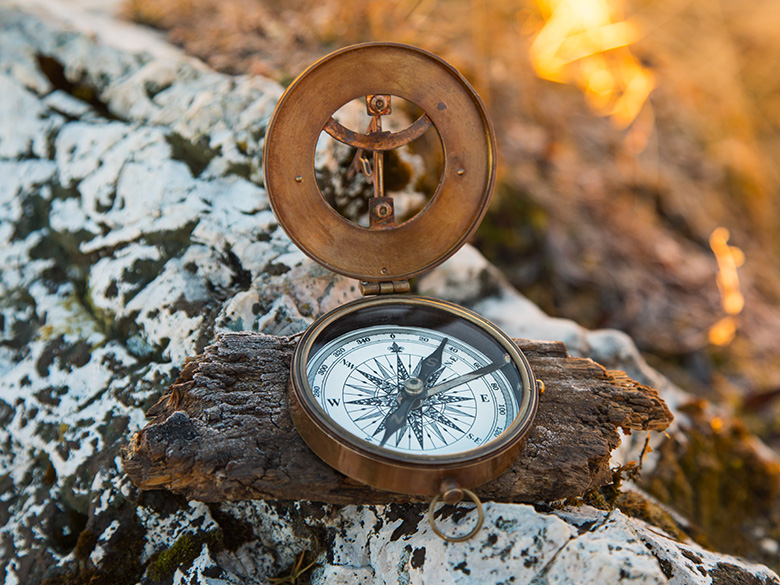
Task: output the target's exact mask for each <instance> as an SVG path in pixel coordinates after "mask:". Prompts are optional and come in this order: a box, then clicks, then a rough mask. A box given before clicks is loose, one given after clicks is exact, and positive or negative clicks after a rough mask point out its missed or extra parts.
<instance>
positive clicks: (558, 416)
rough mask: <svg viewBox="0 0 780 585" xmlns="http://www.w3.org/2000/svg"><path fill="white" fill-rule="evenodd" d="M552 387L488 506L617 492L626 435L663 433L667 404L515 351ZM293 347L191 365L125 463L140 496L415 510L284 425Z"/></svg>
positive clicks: (276, 340)
mask: <svg viewBox="0 0 780 585" xmlns="http://www.w3.org/2000/svg"><path fill="white" fill-rule="evenodd" d="M515 341H516V343H517V344H518V346H519V347H520V349H521V350H522V351H523V352H524V353H525V355H526V357H527V358H528V360H529V362H530V364H531V367H532V368H533V369H534V372H535V374H536V376H537V377H538V378H539V379H540V380H543V381H544V382H545V385H546V391H545V392H544V394H543V395H542V397H541V401H540V406H539V411H538V414H537V417H536V421H535V424H534V427H533V429H532V430H531V432H530V435H529V437H528V440H527V443H526V447H525V450H524V451H523V453H522V455H521V456H520V457H519V458H518V460H517V461H516V462H515V463H514V464H513V466H512V467H510V469H509V470H508V471H506V472H505V473H504V474H503V475H501V476H500V477H498V478H497V479H495V480H493V481H491V482H489V483H487V484H485V485H483V486H481V487H480V488H479V489H477V490H476V492H477V493H478V495H479V496H480V498H482V499H484V500H496V501H504V502H523V501H525V502H528V501H541V500H558V499H561V498H566V497H572V496H580V495H582V494H584V493H585V492H587V491H588V490H590V489H592V488H593V487H595V486H599V485H604V484H606V483H609V482H610V481H611V472H610V469H609V457H610V452H611V451H612V449H614V448H615V447H616V446H617V445H618V444H619V443H620V438H619V435H618V429H619V428H623V429H633V430H653V431H661V430H663V429H665V428H666V427H667V426H668V425H669V423H670V422H671V420H672V415H671V413H670V412H669V409H668V408H667V406H666V404H665V403H664V401H663V400H662V399H661V398H660V397H659V396H658V393H657V392H656V391H655V390H654V389H652V388H649V387H647V386H643V385H641V384H638V383H636V382H634V381H632V380H631V379H629V378H628V377H627V376H626V375H625V374H623V373H622V372H614V371H607V370H606V369H605V368H603V367H602V366H600V365H599V364H597V363H595V362H593V361H592V360H589V359H582V358H572V357H569V355H568V353H567V352H566V348H565V347H564V345H563V344H562V343H557V342H539V341H525V340H515ZM295 343H296V339H295V338H289V337H273V336H268V335H262V334H257V333H229V334H222V335H220V336H219V337H218V338H217V340H216V341H215V343H214V344H213V345H211V346H209V347H208V348H207V349H206V350H205V352H204V353H203V354H202V355H200V356H198V357H196V358H191V359H190V360H188V361H187V363H186V365H185V367H184V369H183V371H182V373H181V375H180V377H179V379H178V380H177V381H176V383H175V384H173V385H172V386H171V387H170V388H169V389H168V392H166V394H165V395H164V396H163V397H162V399H161V400H160V401H159V402H158V403H157V404H156V405H154V406H153V407H152V408H151V409H150V410H149V412H148V413H147V416H148V417H149V418H151V422H149V424H147V425H146V427H144V428H143V429H142V430H140V431H139V432H138V433H136V434H135V436H134V437H133V439H132V441H131V443H130V445H129V447H128V448H127V449H126V450H125V452H124V466H125V470H126V471H127V474H128V475H129V476H130V478H131V479H132V480H133V481H134V482H135V483H136V484H137V485H138V486H139V487H141V488H142V489H156V488H166V489H169V490H171V491H173V492H176V493H180V494H183V495H185V496H187V497H189V498H192V499H196V500H203V501H209V502H217V501H225V500H236V499H251V498H257V499H304V500H314V501H322V502H332V503H341V504H346V503H351V504H355V503H387V502H393V501H412V500H416V499H421V498H415V497H411V496H407V495H403V494H394V493H389V492H383V491H378V490H373V489H371V488H369V487H367V486H364V485H362V484H359V483H357V482H355V481H352V480H351V479H349V478H347V477H345V476H344V475H342V474H340V473H339V472H337V471H335V470H333V469H332V468H331V467H329V466H328V465H326V464H325V463H323V462H322V461H320V459H319V458H318V457H317V456H316V455H315V454H314V453H313V452H312V451H310V450H309V448H308V447H307V446H306V444H305V443H304V442H303V440H302V439H301V438H300V437H299V435H298V433H297V432H296V430H295V427H294V425H293V423H292V420H291V419H290V416H289V414H288V398H287V380H288V373H289V367H290V359H291V355H292V351H293V349H294V347H295Z"/></svg>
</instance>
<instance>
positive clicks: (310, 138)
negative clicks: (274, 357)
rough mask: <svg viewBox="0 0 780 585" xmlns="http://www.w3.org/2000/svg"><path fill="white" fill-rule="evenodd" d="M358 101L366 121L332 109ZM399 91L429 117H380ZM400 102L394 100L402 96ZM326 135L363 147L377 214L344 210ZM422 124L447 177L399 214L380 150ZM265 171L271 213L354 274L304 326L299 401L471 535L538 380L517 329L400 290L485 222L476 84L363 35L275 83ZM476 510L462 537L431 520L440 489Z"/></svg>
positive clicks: (369, 469)
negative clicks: (324, 165) (329, 191)
mask: <svg viewBox="0 0 780 585" xmlns="http://www.w3.org/2000/svg"><path fill="white" fill-rule="evenodd" d="M358 98H359V99H361V100H365V108H366V114H367V116H368V119H369V121H368V123H367V125H366V126H367V129H366V130H365V131H361V129H360V128H358V129H350V128H347V127H345V126H343V125H342V124H341V123H339V122H338V121H336V119H335V118H334V117H333V114H334V112H336V111H337V110H339V109H340V108H341V107H342V106H343V105H344V104H346V103H348V102H350V101H352V100H355V99H358ZM398 98H402V99H403V100H406V101H408V102H411V103H412V104H414V105H415V106H416V107H417V108H418V109H419V111H420V112H421V114H420V115H419V116H418V117H417V119H416V120H415V121H414V122H412V123H411V124H410V125H408V126H407V127H406V128H404V129H402V130H400V131H388V130H385V129H383V126H385V124H384V122H385V119H386V117H387V116H389V115H390V114H391V112H392V108H393V104H394V103H395V102H397V101H398ZM394 100H395V102H394ZM322 132H325V133H327V134H328V135H330V136H331V137H332V138H334V139H335V140H338V141H339V142H341V143H343V144H346V145H348V146H350V147H352V148H354V149H355V152H356V156H357V157H359V158H360V160H362V162H363V167H364V170H365V172H366V174H367V175H369V176H370V178H371V181H372V183H373V193H372V196H371V197H370V199H369V201H368V226H367V227H365V226H361V225H358V224H356V223H354V222H352V221H350V220H349V219H347V218H345V217H343V216H342V215H340V214H339V213H337V212H336V211H335V210H334V209H333V208H332V207H331V206H330V205H329V204H328V203H327V202H326V200H325V198H324V197H323V195H322V192H321V190H320V188H319V186H318V184H317V180H316V176H315V161H314V155H315V150H316V148H317V141H318V140H319V137H320V134H321V133H322ZM428 132H435V133H438V137H439V141H440V143H441V150H442V153H443V165H442V172H441V177H440V181H439V184H438V187H437V188H436V190H435V192H434V194H433V196H432V197H431V199H430V201H429V202H428V203H427V205H425V207H424V208H423V209H422V210H421V211H420V212H419V213H418V214H417V215H416V216H414V217H412V218H411V219H408V220H406V221H396V217H395V202H394V199H393V197H392V194H388V193H386V192H385V189H384V170H383V167H384V153H386V152H387V151H390V150H393V149H396V148H400V147H402V146H404V145H406V144H408V143H410V142H412V141H414V140H416V139H418V138H420V137H421V136H423V135H425V134H426V133H428ZM264 161H265V162H264V166H265V182H266V189H267V191H268V195H269V199H270V202H271V206H272V208H273V210H274V213H275V215H276V217H277V219H278V221H279V223H280V225H281V226H282V228H283V229H284V230H285V231H286V232H287V234H288V235H289V236H290V238H291V239H292V240H293V242H295V243H296V244H297V245H298V247H299V248H300V249H301V250H302V251H303V252H304V253H306V254H307V255H308V256H310V257H311V258H313V259H314V260H315V261H317V262H319V263H320V264H322V265H323V266H325V267H326V268H329V269H330V270H332V271H334V272H337V273H339V274H342V275H345V276H348V277H352V278H356V279H358V280H359V281H360V283H361V290H362V291H363V295H364V296H363V298H361V299H359V300H357V301H353V302H351V303H348V304H346V305H343V306H341V307H338V308H336V309H335V310H333V311H331V312H329V313H327V314H326V315H323V316H322V317H320V318H319V319H318V320H317V321H315V322H314V323H313V324H312V325H311V326H310V327H309V328H308V329H307V330H306V332H305V333H304V334H303V336H302V338H301V340H300V342H299V344H298V346H297V348H296V350H295V353H294V355H293V360H292V369H291V376H290V388H289V393H290V411H291V415H292V418H293V421H294V423H295V425H296V428H297V429H298V432H299V433H300V435H301V436H302V438H303V439H304V441H305V442H306V443H307V444H308V445H309V447H310V448H311V449H312V450H313V451H314V452H315V453H316V454H317V455H318V456H319V457H320V458H321V459H322V460H324V461H325V462H326V463H328V464H329V465H331V466H332V467H334V468H335V469H337V470H339V471H340V472H342V473H344V474H345V475H347V476H349V477H351V478H353V479H355V480H357V481H360V482H363V483H365V484H368V485H369V486H372V487H374V488H377V489H383V490H389V491H394V492H402V493H407V494H414V495H430V496H434V498H433V500H432V502H431V507H430V512H429V518H430V520H431V525H432V527H433V529H434V531H435V532H436V533H437V534H439V535H440V536H442V538H445V539H446V540H450V541H460V540H465V539H467V538H470V537H471V536H473V534H475V533H476V531H477V530H479V527H480V525H481V522H482V508H481V503H480V502H479V499H478V498H477V496H476V495H475V494H474V493H473V492H472V491H471V489H470V488H473V487H476V486H479V485H481V484H483V483H486V482H487V481H490V480H491V479H493V478H495V477H497V476H498V475H500V474H501V473H502V472H503V471H505V470H506V469H507V468H508V467H509V466H510V465H511V464H512V462H513V461H514V460H515V459H516V458H517V456H518V455H519V453H520V451H521V450H522V448H523V445H524V443H525V437H526V435H527V433H528V431H529V429H530V428H531V426H532V424H533V420H534V416H535V414H536V409H537V405H538V402H539V394H540V391H541V390H542V389H543V385H542V384H541V382H537V381H536V380H535V378H534V375H533V372H532V371H531V368H530V366H529V365H528V361H527V360H526V358H525V356H524V355H523V354H522V352H521V351H520V350H519V349H518V348H517V346H516V345H515V344H514V342H513V341H512V340H511V339H510V338H509V336H507V335H506V334H505V333H504V332H502V331H501V330H500V329H498V328H497V327H496V326H495V325H493V324H492V323H490V322H489V321H487V320H486V319H484V318H483V317H481V316H480V315H478V314H476V313H474V312H472V311H469V310H467V309H465V308H463V307H460V306H458V305H455V304H452V303H448V302H445V301H442V300H438V299H433V298H426V297H420V296H414V295H411V294H405V293H408V292H409V291H410V285H409V279H410V278H412V277H414V276H417V275H419V274H422V273H424V272H426V271H428V270H430V269H431V268H434V267H435V266H437V265H439V264H440V263H442V262H443V261H444V260H446V259H447V258H449V257H450V256H451V255H452V254H454V253H455V252H456V251H457V250H458V249H459V248H460V247H461V246H462V245H463V244H464V243H465V242H466V240H467V239H468V238H469V237H470V236H471V234H472V233H473V232H474V230H476V228H477V226H478V225H479V222H480V221H481V219H482V217H483V215H484V213H485V211H486V209H487V205H488V202H489V200H490V196H491V194H492V190H493V185H494V182H495V172H496V157H495V137H494V134H493V130H492V126H491V124H490V120H489V118H488V116H487V112H486V110H485V107H484V105H483V104H482V102H481V100H480V99H479V97H478V95H477V94H476V92H475V91H474V90H473V89H472V87H471V86H470V85H469V84H468V82H467V81H466V80H465V79H464V78H463V77H462V76H461V75H460V73H458V71H457V70H455V69H454V68H453V67H452V66H450V65H449V64H447V63H446V62H444V61H443V60H441V59H440V58H439V57H437V56H435V55H433V54H431V53H429V52H427V51H424V50H422V49H418V48H415V47H411V46H408V45H401V44H392V43H366V44H361V45H354V46H351V47H347V48H345V49H341V50H339V51H336V52H334V53H332V54H330V55H328V56H326V57H324V58H323V59H321V60H320V61H318V62H317V63H315V64H314V65H312V66H311V67H309V68H308V69H307V70H306V71H304V72H303V73H302V74H301V75H300V76H299V77H298V78H297V79H295V81H293V83H292V84H291V85H290V86H289V87H288V88H287V90H286V91H285V93H284V94H283V95H282V97H281V99H280V101H279V103H278V105H277V107H276V110H275V111H274V114H273V116H272V118H271V121H270V123H269V126H268V132H267V135H266V139H265V149H264ZM464 496H466V497H468V498H470V499H471V500H472V501H473V502H474V503H475V504H476V505H477V510H478V519H477V522H476V524H475V526H474V527H473V528H472V529H471V530H470V531H469V532H468V533H466V534H465V535H461V536H448V535H445V534H443V533H442V532H441V531H440V529H439V528H438V527H437V525H436V523H435V522H434V510H435V506H436V505H437V503H438V502H439V501H440V500H444V501H445V502H448V503H456V502H458V501H460V500H461V499H462V498H463V497H464Z"/></svg>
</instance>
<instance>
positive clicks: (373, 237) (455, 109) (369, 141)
mask: <svg viewBox="0 0 780 585" xmlns="http://www.w3.org/2000/svg"><path fill="white" fill-rule="evenodd" d="M381 95H389V96H398V97H401V98H403V99H406V100H408V101H410V102H413V103H414V104H416V105H417V106H418V107H419V108H420V109H422V111H423V112H424V113H425V116H423V117H422V118H421V119H420V120H418V122H416V123H415V124H413V125H412V126H410V127H409V128H407V129H406V130H404V131H401V132H398V133H394V134H391V133H387V132H384V133H375V134H371V133H369V134H365V135H361V134H356V133H354V132H350V131H348V130H346V129H345V128H343V127H341V126H340V125H339V124H338V123H337V122H335V121H334V120H333V119H332V118H331V115H332V114H333V113H334V112H336V111H337V110H338V109H339V108H340V107H341V106H343V105H344V104H346V103H347V102H349V101H351V100H353V99H355V98H359V97H364V96H369V97H371V96H381ZM369 101H370V100H369ZM379 105H380V106H381V103H379ZM369 107H370V106H369ZM426 116H427V120H428V122H426V120H425V119H424V118H425V117H426ZM426 123H430V124H432V125H433V126H435V128H436V130H437V131H438V133H439V136H440V138H441V143H442V150H443V160H444V164H443V168H442V175H441V180H440V182H439V185H438V187H437V189H436V192H435V193H434V195H433V197H432V198H431V200H430V202H429V203H428V205H427V206H426V207H425V208H424V209H423V210H422V211H421V212H420V213H418V214H417V215H416V216H415V217H413V218H412V219H410V220H408V221H405V222H403V223H401V224H398V225H390V226H387V225H383V226H381V227H370V228H367V227H362V226H359V225H356V224H354V223H352V222H350V221H349V220H347V219H345V218H343V217H342V216H341V215H339V214H338V213H337V212H336V211H335V210H334V209H332V208H331V206H330V205H329V204H328V203H327V202H326V201H325V198H324V197H323V195H322V193H321V191H320V189H319V187H318V186H317V181H316V178H315V169H314V153H315V147H316V144H317V140H318V138H319V136H320V133H321V132H322V131H323V130H326V131H328V132H329V133H330V134H331V135H332V136H334V137H336V138H337V139H339V140H342V141H343V142H347V143H350V144H354V145H357V146H359V147H360V148H369V149H372V150H380V151H381V150H388V149H391V148H394V147H396V146H398V144H399V143H401V144H402V143H404V139H405V138H406V137H408V136H413V135H419V133H420V131H424V129H425V128H424V127H425V124H426ZM337 134H338V136H337ZM348 135H351V136H348ZM263 160H264V167H265V186H266V189H267V191H268V196H269V199H270V202H271V206H272V208H273V210H274V213H275V214H276V217H277V219H278V221H279V223H280V225H281V226H282V228H283V229H284V230H285V231H286V232H287V234H288V235H289V236H290V238H291V239H292V240H293V241H294V242H295V243H296V244H297V245H298V247H299V248H301V250H302V251H303V252H304V253H306V254H307V255H308V256H310V257H311V258H312V259H314V260H315V261H317V262H319V263H320V264H322V265H323V266H325V267H326V268H328V269H330V270H332V271H334V272H338V273H339V274H343V275H345V276H349V277H352V278H357V279H360V280H363V281H367V282H378V281H397V280H406V279H409V278H411V277H413V276H416V275H419V274H421V273H423V272H426V271H428V270H431V269H432V268H434V267H436V266H438V265H439V264H441V263H442V262H444V261H445V260H446V259H447V258H449V257H450V256H452V255H453V254H454V253H455V252H456V251H457V250H458V249H459V248H460V247H461V246H462V245H463V244H464V243H465V242H466V241H467V239H468V238H469V237H470V236H471V234H473V233H474V231H475V230H476V229H477V226H478V225H479V223H480V221H481V220H482V217H483V216H484V214H485V212H486V210H487V206H488V203H489V201H490V196H491V194H492V191H493V186H494V183H495V175H496V147H495V135H494V133H493V128H492V125H491V123H490V120H489V118H488V114H487V111H486V109H485V106H484V104H483V103H482V101H481V100H480V98H479V96H478V95H477V93H476V92H475V91H474V89H473V88H472V87H471V86H470V85H469V83H468V82H467V81H466V80H465V79H464V78H463V76H462V75H461V74H460V73H458V71H457V70H456V69H455V68H453V67H452V66H450V65H449V64H447V63H446V62H444V61H443V60H442V59H440V58H439V57H437V56H435V55H433V54H432V53H429V52H427V51H424V50H422V49H418V48H416V47H412V46H409V45H402V44H395V43H365V44H360V45H354V46H351V47H346V48H344V49H341V50H338V51H336V52H334V53H331V54H330V55H327V56H326V57H324V58H323V59H321V60H320V61H318V62H316V63H315V64H314V65H312V66H311V67H309V68H308V69H307V70H306V71H304V72H303V73H302V74H301V75H300V76H299V77H298V78H297V79H295V81H293V83H292V84H291V85H290V86H289V87H288V88H287V90H286V91H285V92H284V94H283V95H282V97H281V99H280V100H279V103H278V104H277V106H276V109H275V110H274V113H273V116H272V117H271V120H270V122H269V125H268V131H267V134H266V137H265V147H264V152H263ZM380 195H381V193H380ZM375 199H376V198H375Z"/></svg>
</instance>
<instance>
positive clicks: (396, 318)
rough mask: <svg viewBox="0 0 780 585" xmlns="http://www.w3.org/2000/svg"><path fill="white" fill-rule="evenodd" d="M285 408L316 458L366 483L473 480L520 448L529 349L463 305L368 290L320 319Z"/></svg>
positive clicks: (532, 384) (530, 406)
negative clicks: (522, 349) (376, 294)
mask: <svg viewBox="0 0 780 585" xmlns="http://www.w3.org/2000/svg"><path fill="white" fill-rule="evenodd" d="M290 396H291V401H290V412H291V414H292V417H293V421H294V422H295V424H296V426H297V428H298V430H299V432H300V433H301V436H302V437H303V438H304V440H305V441H306V443H307V444H308V445H309V447H311V449H312V450H313V451H314V452H315V453H317V454H318V455H319V456H320V457H321V458H322V459H323V460H325V461H326V462H328V463H330V464H331V465H332V466H334V467H336V468H337V469H339V470H340V471H342V472H343V473H345V474H346V475H348V476H350V477H352V478H354V479H357V480H359V481H362V482H363V483H367V484H369V485H372V486H374V487H378V488H381V489H387V490H391V491H400V492H405V493H410V494H435V493H439V490H440V484H441V482H442V480H444V479H452V480H455V481H457V482H458V483H459V484H460V485H461V486H463V487H470V486H475V485H480V484H482V483H484V482H486V481H488V480H490V479H491V478H493V477H495V476H496V475H498V474H499V473H501V472H502V471H503V470H504V469H506V468H507V467H508V466H509V465H511V463H512V462H513V461H514V460H515V458H516V457H517V454H518V453H519V452H520V450H521V449H522V447H523V444H524V442H525V436H526V435H527V433H528V431H529V429H530V428H531V424H532V423H533V420H534V416H535V414H536V409H537V405H538V402H539V391H538V388H537V386H536V381H535V379H534V376H533V373H532V372H531V368H530V366H529V365H528V362H527V360H526V359H525V356H523V354H522V352H520V350H519V349H518V348H517V346H516V345H515V344H514V342H513V341H512V340H511V339H510V338H509V337H508V336H507V335H506V334H505V333H503V332H501V331H500V330H499V329H498V328H496V327H495V326H494V325H492V324H491V323H490V322H489V321H487V320H485V319H484V318H483V317H480V316H479V315H477V314H476V313H473V312H471V311H469V310H467V309H464V308H463V307H459V306H457V305H453V304H452V303H447V302H444V301H439V300H435V299H426V298H423V297H414V296H409V295H390V296H382V297H373V298H364V299H360V300H358V301H354V302H353V303H350V304H347V305H343V306H342V307H339V308H338V309H335V310H334V311H331V312H330V313H328V314H327V315H325V316H323V317H321V318H320V319H319V320H318V321H316V322H315V323H314V324H313V325H312V326H311V327H309V329H308V330H307V331H306V333H305V334H304V336H303V337H302V338H301V341H300V343H299V344H298V347H297V348H296V350H295V354H294V355H293V365H292V377H291V393H290Z"/></svg>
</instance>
